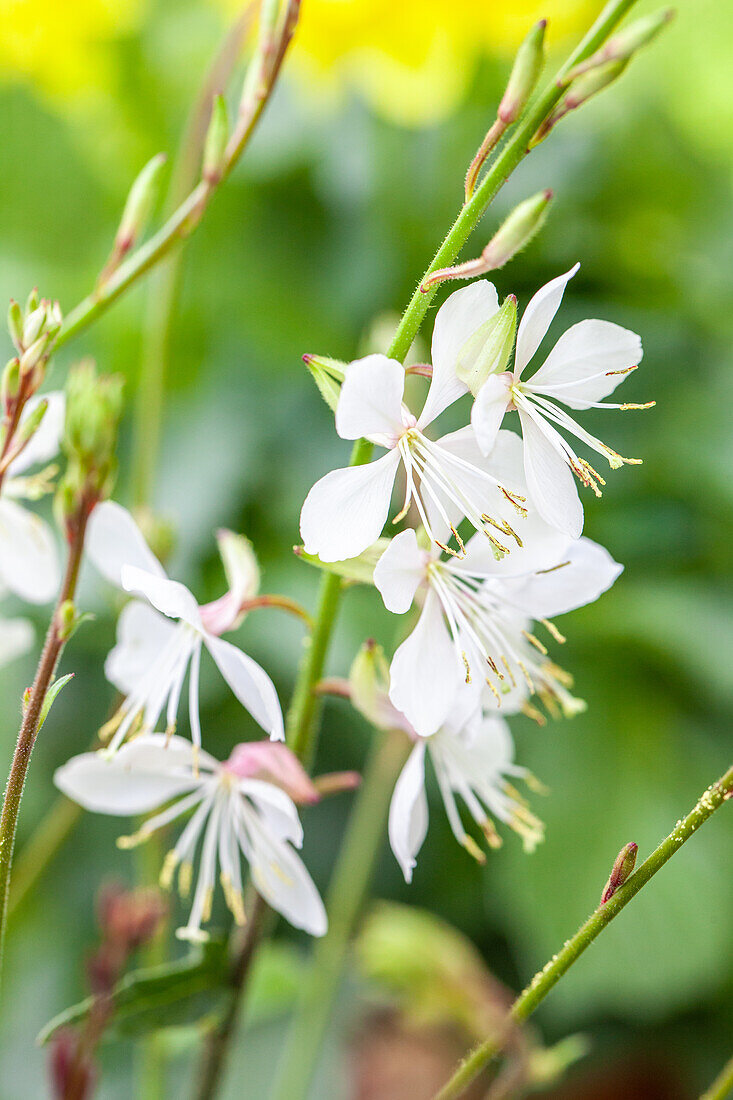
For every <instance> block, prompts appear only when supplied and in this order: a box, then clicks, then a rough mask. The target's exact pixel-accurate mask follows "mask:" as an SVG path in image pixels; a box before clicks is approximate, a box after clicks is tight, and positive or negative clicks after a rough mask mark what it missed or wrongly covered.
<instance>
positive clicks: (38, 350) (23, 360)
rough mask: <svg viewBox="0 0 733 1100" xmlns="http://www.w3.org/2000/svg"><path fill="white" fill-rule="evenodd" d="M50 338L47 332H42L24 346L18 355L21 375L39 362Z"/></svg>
mask: <svg viewBox="0 0 733 1100" xmlns="http://www.w3.org/2000/svg"><path fill="white" fill-rule="evenodd" d="M44 319H45V318H44ZM24 335H25V333H24ZM50 340H51V337H50V335H49V333H47V332H43V333H41V335H40V336H39V337H38V339H37V340H34V342H33V343H32V344H31V345H30V346H29V347H27V348H26V350H25V351H24V352H23V354H22V355H21V357H20V373H21V374H22V375H27V374H30V372H31V371H32V370H33V368H34V367H36V366H37V365H38V363H40V361H41V359H42V357H43V353H44V352H45V350H46V348H47V347H48V345H49V343H50Z"/></svg>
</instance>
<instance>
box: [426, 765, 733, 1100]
mask: <svg viewBox="0 0 733 1100" xmlns="http://www.w3.org/2000/svg"><path fill="white" fill-rule="evenodd" d="M732 794H733V767H730V768H729V769H728V771H727V772H726V773H725V775H723V776H721V778H720V779H718V780H717V782H715V783H713V785H712V786H711V787H708V789H707V790H706V791H705V792H704V794H702V795H701V796H700V798H699V799H698V801H697V803H696V804H695V806H694V807H693V808H692V810H690V812H689V813H688V814H687V816H686V817H684V818H682V820H681V821H678V822H677V824H676V825H675V827H674V829H673V830H672V832H671V833H670V834H669V836H668V837H667V838H666V840H663V841H662V843H661V844H660V845H659V847H658V848H655V849H654V851H653V852H652V854H651V855H650V856H649V857H648V858H647V859H645V860H644V862H643V863H642V865H641V866H640V867H638V868H637V869H636V871H634V873H633V874H632V875H631V876H630V877H629V878H628V879H627V880H626V882H625V883H624V884H623V886H620V887H619V889H618V890H617V891H616V893H615V894H613V895H612V897H611V898H610V899H609V900H608V901H607V902H606V903H605V904H604V905H599V907H598V908H597V909H596V911H595V912H594V913H592V914H591V915H590V917H588V920H587V921H586V922H585V924H583V925H581V927H580V928H579V929H578V931H577V932H576V933H575V935H574V936H573V937H572V938H571V939H569V940H568V941H567V942H566V943H565V946H564V947H563V948H562V949H561V950H560V951H559V952H558V953H557V955H554V956H553V958H552V959H551V960H550V962H548V963H547V964H546V966H544V967H543V968H542V970H540V971H538V973H537V974H535V976H534V978H533V979H532V981H531V982H530V983H529V985H528V986H527V987H526V989H525V990H524V991H523V992H522V993H520V995H519V996H518V997H517V999H516V1001H515V1002H514V1004H513V1005H512V1008H511V1011H510V1014H509V1022H510V1023H521V1022H522V1021H524V1020H526V1019H527V1017H528V1016H531V1015H532V1013H533V1012H534V1011H535V1009H536V1008H537V1006H538V1005H539V1004H540V1002H541V1001H543V1000H544V999H545V997H546V996H547V994H548V993H549V992H550V990H551V989H552V987H553V986H554V985H556V984H557V983H558V982H559V981H560V978H562V976H563V974H565V973H566V972H567V971H568V970H569V969H570V967H571V966H572V965H573V963H574V962H576V961H577V960H578V959H579V958H580V956H581V955H582V954H583V952H584V951H585V950H586V948H588V947H590V945H591V944H592V943H593V941H594V940H595V938H596V937H597V936H599V935H600V933H601V932H602V931H603V929H604V928H605V927H606V926H607V925H608V924H610V923H611V921H612V920H613V918H614V917H616V916H618V914H619V913H620V912H621V910H622V909H623V908H624V907H625V906H626V905H628V904H629V902H630V901H631V899H632V898H633V897H634V896H635V895H636V894H638V892H639V890H641V888H642V887H643V886H646V884H647V882H649V880H650V879H651V878H652V877H653V876H654V875H656V873H657V871H659V870H660V868H662V867H663V866H664V864H665V863H666V862H667V860H669V859H671V858H672V856H673V855H674V854H675V852H678V851H679V850H680V848H681V847H682V845H683V844H684V843H685V842H686V841H688V840H689V839H690V837H691V836H692V835H693V833H696V832H697V830H698V829H699V828H700V826H701V825H702V824H703V823H704V822H706V821H707V819H708V818H709V817H711V816H712V814H714V813H715V811H716V810H717V809H718V808H719V807H720V806H722V805H723V803H724V802H725V800H726V799H727V798H729V797H730V796H731V795H732ZM502 1038H503V1037H502V1036H501V1035H499V1036H492V1037H491V1038H490V1039H487V1040H486V1042H484V1043H481V1044H480V1045H479V1046H477V1047H476V1048H475V1050H473V1051H472V1052H471V1053H470V1054H469V1055H468V1057H467V1058H466V1059H465V1060H464V1061H463V1062H462V1064H461V1065H460V1066H459V1067H458V1069H457V1070H456V1072H455V1073H454V1075H453V1076H452V1077H451V1079H450V1081H449V1082H448V1084H447V1085H446V1086H445V1087H444V1088H443V1089H441V1090H440V1092H439V1093H437V1094H436V1096H435V1100H456V1098H457V1097H459V1096H462V1095H463V1093H464V1092H465V1090H466V1089H467V1088H468V1086H469V1085H470V1084H471V1082H472V1081H473V1080H474V1079H475V1078H476V1077H477V1076H478V1074H479V1073H480V1072H481V1071H482V1070H483V1069H484V1068H485V1067H486V1066H487V1065H488V1064H489V1063H490V1062H491V1060H492V1059H493V1058H494V1056H495V1055H496V1054H498V1053H499V1051H500V1050H501V1046H502ZM728 1068H729V1071H730V1072H731V1073H733V1068H731V1067H728ZM724 1072H725V1071H724ZM723 1084H725V1078H723ZM729 1084H730V1082H729ZM713 1087H715V1086H713ZM710 1096H712V1097H716V1096H725V1092H722V1093H716V1092H712V1093H711V1094H710Z"/></svg>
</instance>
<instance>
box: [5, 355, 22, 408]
mask: <svg viewBox="0 0 733 1100" xmlns="http://www.w3.org/2000/svg"><path fill="white" fill-rule="evenodd" d="M0 389H2V403H3V406H4V407H5V408H7V407H8V404H9V402H11V401H14V400H15V398H16V397H17V396H18V391H19V389H20V359H17V358H16V359H11V360H10V361H9V362H8V363H6V364H5V370H4V371H3V377H2V384H1V386H0Z"/></svg>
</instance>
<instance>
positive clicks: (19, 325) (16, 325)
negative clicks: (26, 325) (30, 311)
mask: <svg viewBox="0 0 733 1100" xmlns="http://www.w3.org/2000/svg"><path fill="white" fill-rule="evenodd" d="M8 331H9V333H10V339H11V340H12V341H13V344H14V345H15V348H16V350H17V351H20V350H21V348H22V346H23V310H22V309H21V308H20V306H19V305H18V303H17V302H16V301H15V299H14V298H11V299H10V304H9V305H8Z"/></svg>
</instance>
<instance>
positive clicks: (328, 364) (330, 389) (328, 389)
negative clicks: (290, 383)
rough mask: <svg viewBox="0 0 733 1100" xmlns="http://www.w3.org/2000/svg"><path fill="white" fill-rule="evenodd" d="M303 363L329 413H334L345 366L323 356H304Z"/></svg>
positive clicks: (336, 360)
mask: <svg viewBox="0 0 733 1100" xmlns="http://www.w3.org/2000/svg"><path fill="white" fill-rule="evenodd" d="M303 362H304V363H305V365H306V366H307V368H308V370H309V371H310V372H311V375H312V376H313V381H314V382H315V384H316V385H317V386H318V392H319V393H320V395H321V397H322V398H323V400H324V401H325V402H326V404H327V405H328V407H329V408H330V409H331V411H332V412H336V406H337V405H338V400H339V395H340V393H341V383H342V382H343V380H344V377H345V372H346V366H347V364H346V363H342V362H341V361H340V360H339V359H328V358H327V357H326V356H324V355H304V356H303Z"/></svg>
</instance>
